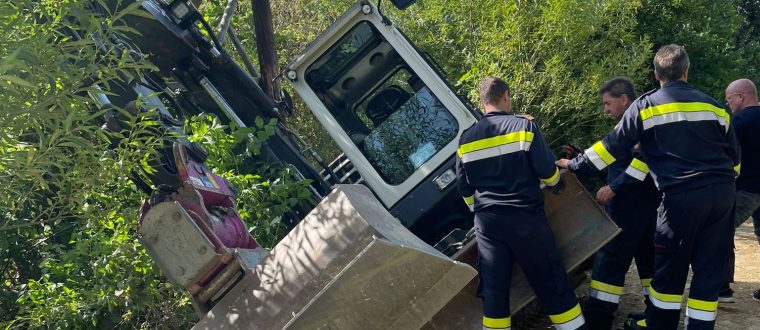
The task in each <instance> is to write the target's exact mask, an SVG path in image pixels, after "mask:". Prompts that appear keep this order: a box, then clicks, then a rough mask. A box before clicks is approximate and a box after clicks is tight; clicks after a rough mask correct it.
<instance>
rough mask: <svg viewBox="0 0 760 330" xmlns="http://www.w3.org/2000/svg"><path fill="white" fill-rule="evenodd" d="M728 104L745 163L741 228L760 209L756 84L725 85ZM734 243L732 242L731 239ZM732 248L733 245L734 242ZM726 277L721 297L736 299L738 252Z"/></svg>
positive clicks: (758, 224) (759, 222)
mask: <svg viewBox="0 0 760 330" xmlns="http://www.w3.org/2000/svg"><path fill="white" fill-rule="evenodd" d="M726 103H728V107H729V108H731V111H732V112H733V113H734V118H733V124H732V125H733V127H734V132H735V133H736V138H737V140H738V141H739V145H740V146H741V150H742V151H741V159H742V164H741V168H740V171H739V177H738V178H737V179H736V217H735V218H734V227H735V228H738V227H739V226H741V225H742V223H744V222H745V221H747V219H748V218H749V217H750V216H751V215H752V214H753V213H757V212H758V211H760V143H758V142H757V140H758V137H759V135H758V130H760V104H758V101H757V87H755V84H754V83H752V81H751V80H749V79H739V80H736V81H734V82H732V83H731V84H729V85H728V87H726ZM752 220H753V223H754V226H755V237H756V238H757V241H758V243H760V218H758V217H754V216H753V217H752ZM731 243H733V241H731ZM732 247H733V244H732ZM728 260H729V262H728V263H729V264H728V267H726V274H727V276H726V279H725V281H724V283H723V288H721V291H720V294H719V295H718V299H719V301H721V302H734V295H733V290H731V287H730V285H729V283H730V282H733V279H734V264H735V261H736V259H735V255H734V251H733V249H731V251H730V252H729V259H728ZM752 298H753V299H755V300H757V301H760V290H755V292H754V293H753V294H752Z"/></svg>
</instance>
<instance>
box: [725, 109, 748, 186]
mask: <svg viewBox="0 0 760 330" xmlns="http://www.w3.org/2000/svg"><path fill="white" fill-rule="evenodd" d="M744 133H745V131H744V127H743V125H742V123H741V122H736V121H732V122H731V124H730V125H728V131H727V132H726V139H727V140H728V146H727V147H726V154H728V157H730V158H731V160H733V161H734V171H736V175H739V170H740V166H741V157H742V151H741V146H740V145H739V140H738V136H742V134H744Z"/></svg>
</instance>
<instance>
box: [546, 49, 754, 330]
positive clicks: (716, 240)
mask: <svg viewBox="0 0 760 330" xmlns="http://www.w3.org/2000/svg"><path fill="white" fill-rule="evenodd" d="M688 68H689V56H688V54H687V53H686V50H685V49H684V48H683V47H681V46H678V45H667V46H663V47H662V48H660V50H658V51H657V54H656V55H655V57H654V73H655V77H656V78H657V80H659V81H660V86H661V88H660V89H657V90H654V91H652V92H648V93H645V94H644V95H642V96H641V97H639V98H638V99H636V101H634V103H633V104H632V105H631V107H630V108H628V110H626V112H625V114H624V115H623V119H622V120H621V121H620V123H618V124H617V126H615V129H614V130H613V131H612V132H610V133H609V134H607V136H606V137H605V138H604V139H603V140H602V141H599V142H597V143H596V144H594V145H593V146H592V147H591V148H589V149H587V150H586V151H585V152H584V154H583V155H580V156H578V157H576V158H574V159H573V160H571V161H568V160H567V159H564V160H559V161H557V165H559V166H560V167H566V168H569V169H570V170H571V171H578V170H581V169H583V168H596V169H598V170H601V169H603V168H605V167H607V166H609V165H611V164H612V163H614V162H615V161H616V160H617V159H618V158H622V157H625V156H626V155H628V154H629V153H630V150H631V148H632V147H633V146H634V145H636V144H637V143H640V145H641V154H642V156H643V157H644V159H645V160H646V162H647V165H648V167H649V171H650V172H649V173H650V174H651V175H652V177H654V179H655V182H656V183H657V186H658V188H659V189H660V190H661V191H662V192H663V200H662V204H661V205H660V208H659V209H658V216H657V228H656V229H655V236H654V247H655V249H654V250H655V273H654V278H653V279H652V282H651V286H650V287H649V300H650V301H651V303H652V304H651V305H650V306H647V309H646V319H645V320H640V321H636V322H633V320H629V321H628V325H629V326H630V327H631V328H634V329H638V328H647V327H649V328H653V329H676V328H677V327H678V319H679V314H680V309H681V304H682V301H683V291H684V285H685V283H686V276H687V274H688V272H689V265H691V269H692V272H693V276H692V280H691V288H690V290H689V298H688V300H687V303H686V328H687V329H712V328H714V326H715V318H716V315H717V308H718V290H719V289H720V286H721V284H722V277H723V276H722V272H723V269H724V266H725V263H726V259H727V258H726V256H727V255H728V250H729V246H730V240H731V239H732V229H733V227H732V226H733V218H734V202H735V190H736V189H735V187H734V176H735V172H734V166H737V165H738V164H739V161H740V159H739V147H738V143H737V141H736V137H735V136H734V133H733V130H732V129H731V126H730V121H731V117H730V115H729V113H728V112H727V111H726V110H725V109H723V108H721V106H720V105H719V104H718V102H716V101H715V100H714V99H712V98H710V97H709V96H707V95H705V94H704V93H702V92H700V91H699V90H697V89H695V88H693V87H691V86H690V85H689V84H688V83H687V82H686V81H687V77H688Z"/></svg>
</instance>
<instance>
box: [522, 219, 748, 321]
mask: <svg viewBox="0 0 760 330" xmlns="http://www.w3.org/2000/svg"><path fill="white" fill-rule="evenodd" d="M735 243H736V275H735V280H736V283H734V284H733V285H732V288H733V290H734V298H735V299H736V302H735V303H731V304H729V303H724V304H720V305H719V306H718V320H717V323H716V326H715V329H717V330H738V329H741V330H744V329H755V330H760V302H757V301H754V300H752V292H753V291H754V290H757V289H760V247H759V246H758V243H757V240H756V239H755V234H754V232H753V228H752V223H751V222H746V223H745V224H744V225H742V226H741V227H739V229H737V231H736V236H735ZM587 277H588V278H590V274H589V275H588V276H587ZM588 282H589V280H588V279H587V280H586V281H584V283H583V285H581V286H580V287H579V288H578V290H576V295H577V296H578V298H579V299H585V298H586V295H587V292H588ZM684 295H685V296H688V291H687V293H685V294H684ZM643 299H644V295H643V293H642V291H641V285H640V284H639V278H638V274H637V272H636V269H635V266H632V267H631V269H630V270H629V271H628V275H627V276H626V285H625V293H624V295H623V297H622V299H621V301H620V308H619V309H618V311H617V313H616V315H615V316H616V319H615V326H614V327H613V329H622V328H623V322H624V321H625V317H626V315H628V313H630V312H635V311H641V310H643V308H644V303H643ZM540 309H541V308H540V307H539V306H538V305H537V304H535V303H534V304H532V305H531V306H529V307H526V309H524V310H523V312H521V313H519V314H518V315H515V318H514V324H513V325H514V327H513V329H518V330H519V329H535V330H538V329H542V330H543V329H549V328H552V326H551V323H550V322H549V321H548V320H547V318H546V317H545V316H543V315H542V314H541V312H540ZM681 319H683V315H682V316H681ZM682 323H683V321H682ZM682 327H683V324H682V325H681V328H682Z"/></svg>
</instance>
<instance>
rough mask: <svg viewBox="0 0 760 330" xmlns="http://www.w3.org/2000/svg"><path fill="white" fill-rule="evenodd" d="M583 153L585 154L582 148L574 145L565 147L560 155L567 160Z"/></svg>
mask: <svg viewBox="0 0 760 330" xmlns="http://www.w3.org/2000/svg"><path fill="white" fill-rule="evenodd" d="M582 153H583V149H581V148H580V147H578V146H577V145H574V144H572V143H568V144H565V145H563V146H562V150H561V151H560V155H561V156H562V158H567V159H573V158H575V157H576V156H578V155H580V154H582Z"/></svg>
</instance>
